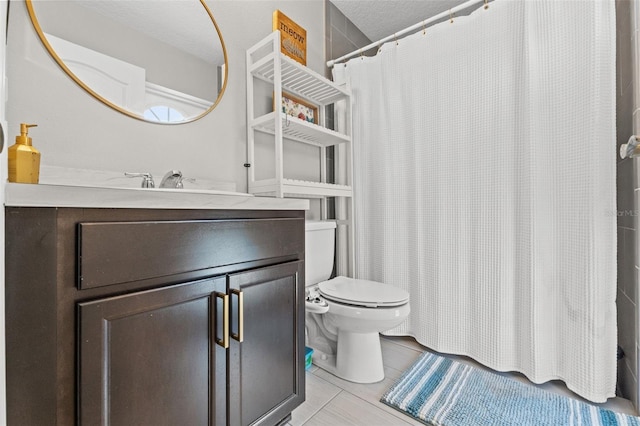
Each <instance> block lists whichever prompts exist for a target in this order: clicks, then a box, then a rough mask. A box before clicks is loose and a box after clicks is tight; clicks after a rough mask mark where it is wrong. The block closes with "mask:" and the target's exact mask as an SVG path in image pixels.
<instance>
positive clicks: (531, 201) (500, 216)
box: [334, 0, 617, 402]
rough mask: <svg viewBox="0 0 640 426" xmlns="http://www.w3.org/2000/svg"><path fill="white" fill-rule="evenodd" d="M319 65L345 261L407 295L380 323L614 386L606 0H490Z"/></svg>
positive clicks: (601, 387) (532, 374)
mask: <svg viewBox="0 0 640 426" xmlns="http://www.w3.org/2000/svg"><path fill="white" fill-rule="evenodd" d="M334 73H335V78H336V81H340V80H342V81H348V82H349V84H350V86H351V89H352V91H353V95H354V96H353V143H354V194H355V201H354V203H355V215H354V218H355V275H356V277H358V278H363V279H371V280H377V281H382V282H385V283H389V284H392V285H395V286H398V287H401V288H404V289H406V290H407V291H409V292H410V295H411V308H412V311H411V315H410V317H409V319H408V320H407V321H406V322H405V323H404V324H403V325H401V326H399V327H398V328H396V329H394V330H391V331H390V332H389V333H390V334H395V335H412V336H415V337H416V339H417V340H418V341H419V342H420V343H422V344H424V345H426V346H428V347H430V348H432V349H434V350H437V351H441V352H446V353H455V354H464V355H468V356H471V357H473V358H474V359H476V360H478V361H480V362H481V363H483V364H485V365H487V366H489V367H491V368H493V369H496V370H500V371H519V372H522V373H524V374H525V375H526V376H527V377H528V378H529V379H531V380H532V381H533V382H536V383H540V382H545V381H548V380H552V379H561V380H564V381H565V382H566V384H567V386H568V387H569V388H570V389H572V390H573V391H574V392H576V393H578V394H579V395H581V396H583V397H585V398H587V399H589V400H592V401H596V402H601V401H604V400H605V399H606V398H608V397H612V396H614V391H615V383H616V342H617V339H616V306H615V295H616V233H615V232H616V217H615V209H616V204H615V9H614V2H613V1H608V0H587V1H584V0H583V1H575V0H573V1H566V0H563V1H561V0H534V1H532V0H526V1H523V0H514V1H510V0H496V1H495V2H492V3H490V7H489V9H487V10H485V9H483V8H479V9H478V10H476V11H475V12H473V13H472V14H471V15H470V16H467V17H459V18H456V19H455V21H454V23H453V24H451V23H449V22H448V21H447V22H444V23H441V24H438V25H436V26H434V27H430V28H428V29H427V30H426V33H424V34H423V32H422V31H420V32H419V33H417V34H414V35H412V36H409V37H407V38H404V39H402V40H400V41H399V42H397V43H396V42H391V43H388V44H386V45H384V46H383V47H382V48H381V51H380V52H379V53H378V55H377V56H375V57H372V58H356V59H353V60H351V61H349V62H348V63H347V64H346V65H337V66H336V67H335V69H334Z"/></svg>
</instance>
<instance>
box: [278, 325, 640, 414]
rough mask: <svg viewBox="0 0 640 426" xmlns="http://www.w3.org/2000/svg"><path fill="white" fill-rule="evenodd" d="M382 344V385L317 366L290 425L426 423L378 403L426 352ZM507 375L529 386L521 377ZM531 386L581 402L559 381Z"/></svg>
mask: <svg viewBox="0 0 640 426" xmlns="http://www.w3.org/2000/svg"><path fill="white" fill-rule="evenodd" d="M381 342H382V356H383V359H384V369H385V376H386V377H385V379H384V380H383V381H381V382H379V383H373V384H368V385H364V384H358V383H351V382H348V381H346V380H342V379H339V378H337V377H335V376H333V375H332V374H330V373H327V372H326V371H324V370H322V369H320V368H318V367H316V366H315V365H314V366H312V367H311V369H310V370H309V371H307V399H306V401H305V403H304V404H302V405H301V406H300V407H298V408H297V409H295V410H294V411H293V413H292V416H291V421H290V422H289V425H291V426H298V425H305V426H314V425H327V426H337V425H340V426H349V425H366V426H377V425H380V426H387V425H423V423H420V422H418V421H416V420H414V419H412V418H411V417H408V416H406V415H404V414H402V413H400V412H398V411H396V410H394V409H392V408H390V407H387V406H386V405H384V404H383V403H381V402H380V401H379V400H380V397H381V396H382V394H383V393H384V392H385V391H386V390H387V389H388V388H389V387H390V386H391V385H392V384H393V383H394V382H395V380H396V379H397V378H398V377H400V375H401V374H402V372H403V371H404V370H405V369H407V368H408V367H409V366H411V364H413V362H414V361H415V360H416V359H417V358H418V356H419V355H420V354H421V353H422V352H423V351H425V350H426V349H425V348H424V347H423V346H421V345H420V344H419V343H417V342H416V341H415V340H414V339H413V338H410V337H383V338H382V339H381ZM454 358H455V359H457V360H458V361H461V362H466V363H471V364H472V365H475V366H477V367H480V368H485V367H482V366H480V365H479V364H477V363H476V362H475V361H473V360H470V359H469V358H466V357H457V356H454ZM508 375H509V376H510V377H513V378H515V379H517V380H521V381H523V382H526V383H530V382H528V381H527V379H526V378H525V377H524V376H522V375H520V374H508ZM532 386H538V387H540V388H542V389H546V390H549V391H552V392H556V393H559V394H563V395H567V396H572V397H574V398H578V399H580V398H579V397H577V396H576V395H575V394H573V393H571V392H570V391H569V390H567V388H566V387H565V386H564V385H563V384H562V382H559V381H553V382H549V383H545V384H543V385H532ZM600 405H602V406H604V407H606V408H608V409H611V410H615V411H620V412H624V413H627V414H633V415H636V412H635V410H634V408H633V406H632V405H631V403H630V402H629V401H628V400H626V399H622V398H613V399H610V400H609V401H607V402H606V403H605V404H600Z"/></svg>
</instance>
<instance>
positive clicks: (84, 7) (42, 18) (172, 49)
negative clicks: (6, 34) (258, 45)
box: [26, 0, 226, 124]
mask: <svg viewBox="0 0 640 426" xmlns="http://www.w3.org/2000/svg"><path fill="white" fill-rule="evenodd" d="M26 3H27V8H28V9H29V15H30V16H31V20H32V22H33V24H34V27H35V28H36V31H37V32H38V35H39V36H40V38H41V39H42V42H43V43H44V44H45V46H46V47H47V49H48V50H49V52H50V53H51V55H52V56H53V57H54V59H56V61H57V62H58V63H59V64H60V66H61V67H62V68H63V69H64V70H65V72H67V74H69V75H70V76H71V78H73V79H74V80H75V81H76V82H77V83H78V84H80V85H81V86H82V87H83V88H84V89H85V90H87V91H88V92H89V93H90V94H91V95H93V96H95V97H96V98H98V99H100V100H101V101H103V102H105V103H106V104H107V105H109V106H111V107H112V108H114V109H116V110H118V111H120V112H122V113H124V114H127V115H129V116H131V117H134V118H138V119H141V120H145V121H151V122H158V123H168V124H178V123H186V122H190V121H193V120H196V119H198V118H200V117H202V116H204V115H205V114H207V113H208V112H210V111H211V110H212V109H213V108H214V107H215V106H216V104H217V103H218V102H219V100H220V97H221V96H222V93H223V92H224V88H225V86H226V51H225V49H224V42H223V40H222V37H221V35H220V32H219V29H218V26H217V24H216V22H215V20H214V18H213V16H212V15H211V12H210V10H209V8H208V7H207V5H206V4H205V2H204V0H172V1H166V0H159V1H157V0H148V1H113V0H63V1H51V0H26Z"/></svg>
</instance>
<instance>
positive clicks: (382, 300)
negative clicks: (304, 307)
mask: <svg viewBox="0 0 640 426" xmlns="http://www.w3.org/2000/svg"><path fill="white" fill-rule="evenodd" d="M318 290H319V291H320V294H321V295H322V296H323V297H324V298H325V299H327V300H330V301H333V302H336V303H344V304H348V305H355V306H362V307H367V308H377V307H394V306H401V305H404V304H406V303H407V302H409V293H407V292H406V291H404V290H402V289H401V288H397V287H393V286H391V285H388V284H382V283H379V282H375V281H369V280H356V279H353V278H348V277H342V276H340V277H336V278H333V279H331V280H328V281H324V282H321V283H320V284H318Z"/></svg>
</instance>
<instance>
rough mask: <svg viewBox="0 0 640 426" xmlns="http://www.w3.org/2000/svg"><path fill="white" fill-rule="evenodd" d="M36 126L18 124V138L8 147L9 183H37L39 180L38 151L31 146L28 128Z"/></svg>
mask: <svg viewBox="0 0 640 426" xmlns="http://www.w3.org/2000/svg"><path fill="white" fill-rule="evenodd" d="M35 126H36V124H25V123H22V124H20V136H16V143H15V145H13V146H11V147H9V152H8V156H9V182H18V183H38V180H39V178H40V151H38V150H37V149H35V148H34V147H33V146H32V145H31V138H30V137H29V136H28V135H29V127H35Z"/></svg>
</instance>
